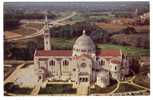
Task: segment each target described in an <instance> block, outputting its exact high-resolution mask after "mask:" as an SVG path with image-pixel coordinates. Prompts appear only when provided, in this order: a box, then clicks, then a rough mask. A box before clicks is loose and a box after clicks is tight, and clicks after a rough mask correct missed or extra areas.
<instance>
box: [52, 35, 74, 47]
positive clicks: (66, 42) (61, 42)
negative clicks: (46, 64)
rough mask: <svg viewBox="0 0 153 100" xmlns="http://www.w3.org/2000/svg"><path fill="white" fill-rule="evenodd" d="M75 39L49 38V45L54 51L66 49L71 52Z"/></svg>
mask: <svg viewBox="0 0 153 100" xmlns="http://www.w3.org/2000/svg"><path fill="white" fill-rule="evenodd" d="M75 40H76V39H75V38H73V39H67V38H56V37H54V38H51V43H52V46H53V48H54V49H62V50H63V49H66V50H67V49H68V50H72V48H73V44H74V42H75Z"/></svg>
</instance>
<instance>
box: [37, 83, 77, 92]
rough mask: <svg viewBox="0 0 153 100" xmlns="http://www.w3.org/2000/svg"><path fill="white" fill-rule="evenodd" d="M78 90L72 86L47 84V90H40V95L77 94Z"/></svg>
mask: <svg viewBox="0 0 153 100" xmlns="http://www.w3.org/2000/svg"><path fill="white" fill-rule="evenodd" d="M75 93H76V89H74V88H72V84H47V86H46V88H40V91H39V94H75Z"/></svg>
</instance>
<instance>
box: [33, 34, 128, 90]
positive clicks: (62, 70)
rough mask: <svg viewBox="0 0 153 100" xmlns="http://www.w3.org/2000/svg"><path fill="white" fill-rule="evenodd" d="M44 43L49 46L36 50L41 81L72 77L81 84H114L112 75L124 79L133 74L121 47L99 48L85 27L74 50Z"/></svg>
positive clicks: (65, 79) (68, 79)
mask: <svg viewBox="0 0 153 100" xmlns="http://www.w3.org/2000/svg"><path fill="white" fill-rule="evenodd" d="M45 34H46V33H44V35H45ZM48 36H50V35H48ZM46 39H47V41H49V39H48V37H46V36H45V37H44V41H45V40H46ZM44 43H45V44H44V46H45V47H44V48H45V50H36V51H35V54H34V64H35V66H36V67H37V69H38V77H39V80H41V81H45V80H48V81H67V82H69V81H71V82H74V83H75V84H78V85H81V86H82V85H84V86H90V84H91V83H95V84H97V85H99V86H100V87H102V88H104V87H106V86H108V85H109V84H110V79H111V78H113V79H116V80H120V79H123V77H124V76H125V75H127V74H129V64H128V60H127V59H126V57H125V55H124V54H123V53H122V51H121V50H117V49H114V50H102V51H96V46H95V44H94V42H93V41H92V39H91V38H90V37H89V36H87V35H86V34H85V31H83V34H82V35H81V36H80V37H78V39H77V40H76V42H75V44H74V46H73V50H72V51H71V50H51V48H48V47H51V43H47V44H46V42H44ZM48 45H50V46H48ZM46 46H47V47H46ZM46 48H47V49H46Z"/></svg>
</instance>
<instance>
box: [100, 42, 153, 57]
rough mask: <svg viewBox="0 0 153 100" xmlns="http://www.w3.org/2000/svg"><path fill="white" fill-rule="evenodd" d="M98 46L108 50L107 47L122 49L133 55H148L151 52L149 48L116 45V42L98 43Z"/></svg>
mask: <svg viewBox="0 0 153 100" xmlns="http://www.w3.org/2000/svg"><path fill="white" fill-rule="evenodd" d="M97 47H98V48H100V49H103V50H106V49H121V50H122V51H123V52H125V53H127V54H128V55H131V56H132V55H133V56H144V55H145V56H148V55H149V53H150V50H149V49H143V48H136V47H130V46H122V45H115V44H98V45H97Z"/></svg>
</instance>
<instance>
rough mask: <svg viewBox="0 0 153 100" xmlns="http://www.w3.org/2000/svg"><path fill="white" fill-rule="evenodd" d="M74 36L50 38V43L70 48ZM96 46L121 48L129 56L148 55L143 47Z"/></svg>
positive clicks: (103, 48) (59, 47)
mask: <svg viewBox="0 0 153 100" xmlns="http://www.w3.org/2000/svg"><path fill="white" fill-rule="evenodd" d="M75 40H76V38H73V39H68V38H52V45H53V48H55V49H70V50H72V47H73V44H74V42H75ZM97 47H98V48H99V49H102V50H106V49H121V50H122V51H123V52H124V53H127V54H128V55H129V56H149V54H150V50H149V49H143V48H136V47H130V46H122V45H116V44H97Z"/></svg>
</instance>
